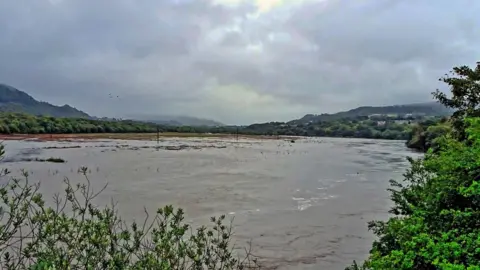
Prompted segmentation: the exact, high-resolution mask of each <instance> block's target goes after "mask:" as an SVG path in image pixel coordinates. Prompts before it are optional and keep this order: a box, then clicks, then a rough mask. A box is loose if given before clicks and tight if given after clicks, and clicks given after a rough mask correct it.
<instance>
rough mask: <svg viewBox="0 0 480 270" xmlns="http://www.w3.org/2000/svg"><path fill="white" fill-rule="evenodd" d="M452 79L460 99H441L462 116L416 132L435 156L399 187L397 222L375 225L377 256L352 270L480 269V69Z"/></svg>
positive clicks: (395, 191)
mask: <svg viewBox="0 0 480 270" xmlns="http://www.w3.org/2000/svg"><path fill="white" fill-rule="evenodd" d="M452 74H453V76H451V77H447V78H443V79H442V80H443V81H444V82H445V83H447V84H448V85H449V86H450V88H451V92H452V97H451V98H447V95H446V94H444V93H441V92H439V91H437V92H435V94H434V95H435V97H436V98H437V99H438V100H439V101H440V103H442V104H444V105H445V106H447V107H450V108H453V109H455V113H454V114H453V116H452V118H451V119H450V120H449V121H448V122H447V121H445V122H443V123H437V124H433V125H430V126H428V127H426V128H425V127H421V128H422V129H421V130H419V131H417V132H416V133H415V136H419V135H418V134H421V136H422V137H423V138H412V140H417V141H419V140H424V141H423V142H419V144H420V145H424V148H425V149H426V148H428V149H429V150H428V151H427V153H426V155H425V157H424V158H423V159H417V160H414V159H409V161H410V163H411V166H410V169H409V170H407V172H406V173H405V174H404V177H405V179H404V181H402V182H396V181H391V184H392V188H391V189H390V192H391V198H392V200H393V202H394V206H393V207H392V208H391V210H390V213H391V214H393V216H392V217H391V218H390V219H388V220H387V221H372V222H370V223H369V229H370V230H372V231H373V233H374V234H375V235H376V236H377V240H376V241H375V242H374V243H373V245H372V249H371V251H370V256H369V257H368V259H367V260H366V261H365V262H364V263H363V264H361V265H358V264H357V263H354V265H353V266H351V267H348V268H347V269H350V270H354V269H382V270H383V269H459V270H460V269H468V270H474V269H480V117H479V116H480V114H479V113H480V109H479V105H480V63H477V66H476V68H474V69H471V68H469V67H467V66H463V67H458V68H454V70H453V73H452ZM419 129H420V127H419Z"/></svg>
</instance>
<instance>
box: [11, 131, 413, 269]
mask: <svg viewBox="0 0 480 270" xmlns="http://www.w3.org/2000/svg"><path fill="white" fill-rule="evenodd" d="M4 144H5V145H6V152H7V155H6V158H5V159H4V162H2V163H3V164H2V168H5V167H6V168H9V169H10V170H12V171H13V172H14V173H15V174H18V173H19V170H20V169H22V168H25V169H28V171H29V172H30V173H31V181H35V182H37V181H39V182H41V189H42V191H43V193H44V194H45V195H46V196H52V195H53V194H54V193H56V192H61V191H62V190H63V189H64V185H63V184H62V183H63V179H64V177H68V178H69V179H71V181H73V182H76V181H81V180H82V176H81V175H79V174H78V173H77V170H78V168H79V167H81V166H87V167H88V168H89V170H90V171H89V177H90V179H91V181H92V183H93V185H94V188H97V189H100V188H101V187H103V186H104V185H105V184H106V183H108V187H107V189H106V190H105V191H104V192H103V193H102V194H101V195H100V197H98V200H97V202H98V203H99V204H108V203H109V202H110V201H111V198H113V199H114V200H115V201H117V202H118V209H119V212H120V214H121V215H122V216H123V217H124V218H126V219H137V220H140V219H141V220H143V218H144V214H143V207H144V206H145V207H146V208H147V209H150V210H155V209H156V208H158V207H161V206H164V205H166V204H173V205H175V206H178V207H182V208H183V209H184V210H185V212H186V216H187V220H188V222H192V223H193V224H207V222H208V218H209V217H211V216H218V215H221V214H226V215H227V216H232V217H235V220H234V225H235V239H236V241H237V245H240V246H241V245H244V244H245V243H246V241H249V240H253V242H252V248H253V253H254V254H255V255H257V256H259V257H260V258H261V261H263V262H264V263H265V265H267V266H269V267H270V268H275V269H344V268H345V266H347V265H348V264H350V263H351V262H352V261H353V260H363V259H364V258H365V256H366V255H367V254H368V251H369V249H370V247H371V242H372V240H373V236H372V234H371V232H368V230H367V222H368V221H370V220H372V219H386V218H387V217H388V214H387V211H388V209H389V206H390V201H389V193H388V192H387V191H386V189H387V188H388V186H389V183H388V181H389V180H390V179H401V178H402V173H403V172H404V171H405V169H406V167H407V166H408V164H407V161H406V159H405V157H406V156H418V154H416V153H413V152H411V151H409V150H408V149H407V148H406V147H405V146H404V142H402V141H381V140H361V139H333V138H319V139H300V140H297V141H296V142H295V143H291V142H289V141H283V140H263V141H261V140H257V141H255V140H240V141H235V140H226V139H225V140H218V139H168V140H162V141H160V144H159V145H160V146H162V147H163V148H162V149H155V148H154V147H155V146H157V142H156V141H155V142H150V141H120V140H115V141H88V142H78V141H77V142H31V141H7V142H4ZM69 146H77V147H78V148H65V149H51V148H52V147H69ZM166 146H173V148H168V147H166ZM192 146H195V147H192ZM165 147H166V148H167V149H164V148H165ZM168 149H169V150H168ZM49 157H61V158H63V159H65V160H67V163H64V164H54V163H42V162H25V161H22V160H24V159H25V158H49Z"/></svg>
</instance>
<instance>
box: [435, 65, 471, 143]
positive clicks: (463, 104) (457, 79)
mask: <svg viewBox="0 0 480 270" xmlns="http://www.w3.org/2000/svg"><path fill="white" fill-rule="evenodd" d="M450 74H451V75H448V74H445V77H443V78H440V79H439V80H440V81H443V82H445V83H446V84H448V85H449V86H450V92H451V97H449V96H448V95H447V94H445V93H443V92H441V91H440V90H438V89H437V91H435V92H433V95H434V97H435V98H436V99H437V100H438V101H439V102H440V103H441V104H443V105H445V106H446V107H448V108H452V109H454V110H455V112H454V113H453V115H452V125H453V127H454V129H455V135H456V136H457V138H459V139H465V125H464V121H463V119H464V118H465V117H478V116H480V106H479V105H480V62H477V65H476V67H475V68H474V69H472V68H470V67H468V66H461V67H455V68H453V70H452V71H450Z"/></svg>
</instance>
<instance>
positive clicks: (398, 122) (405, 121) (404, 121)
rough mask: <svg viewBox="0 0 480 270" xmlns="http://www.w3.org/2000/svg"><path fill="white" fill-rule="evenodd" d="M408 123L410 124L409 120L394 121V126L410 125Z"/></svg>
mask: <svg viewBox="0 0 480 270" xmlns="http://www.w3.org/2000/svg"><path fill="white" fill-rule="evenodd" d="M410 123H411V121H410V120H395V124H400V125H403V124H410Z"/></svg>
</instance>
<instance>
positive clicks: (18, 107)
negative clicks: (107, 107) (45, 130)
mask: <svg viewBox="0 0 480 270" xmlns="http://www.w3.org/2000/svg"><path fill="white" fill-rule="evenodd" d="M0 112H15V113H28V114H33V115H49V116H54V117H79V118H90V116H89V115H88V114H87V113H85V112H82V111H80V110H77V109H75V108H73V107H71V106H69V105H63V106H55V105H52V104H50V103H47V102H43V101H38V100H36V99H34V98H33V97H32V96H30V95H28V94H27V93H25V92H23V91H20V90H18V89H16V88H14V87H12V86H9V85H5V84H0Z"/></svg>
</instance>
